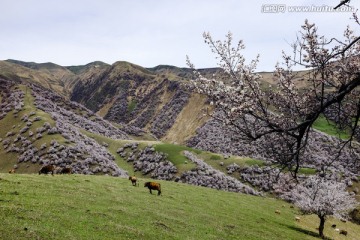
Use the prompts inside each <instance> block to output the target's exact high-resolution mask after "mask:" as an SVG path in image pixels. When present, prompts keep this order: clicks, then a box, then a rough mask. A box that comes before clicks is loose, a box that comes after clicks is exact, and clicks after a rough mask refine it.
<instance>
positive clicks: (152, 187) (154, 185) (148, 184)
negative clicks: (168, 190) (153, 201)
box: [144, 182, 161, 195]
mask: <svg viewBox="0 0 360 240" xmlns="http://www.w3.org/2000/svg"><path fill="white" fill-rule="evenodd" d="M144 187H147V188H149V190H150V193H151V194H152V192H151V190H157V191H158V195H160V194H161V185H160V183H157V182H146V183H145V184H144Z"/></svg>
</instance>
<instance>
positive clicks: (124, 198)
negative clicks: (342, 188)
mask: <svg viewBox="0 0 360 240" xmlns="http://www.w3.org/2000/svg"><path fill="white" fill-rule="evenodd" d="M145 180H146V179H140V187H133V186H132V185H131V183H130V181H128V180H127V179H122V178H113V177H108V176H84V175H55V176H44V175H40V176H39V175H36V174H13V175H11V174H0V222H1V224H0V239H6V240H12V239H14V240H15V239H16V240H22V239H44V240H45V239H68V240H70V239H74V240H75V239H76V240H79V239H86V240H88V239H97V240H98V239H106V240H109V239H254V240H255V239H256V240H258V239H267V240H269V239H293V240H295V239H299V240H304V239H316V238H315V237H314V236H315V235H316V230H315V227H316V226H317V219H316V217H313V216H310V217H308V220H304V221H301V222H300V223H298V222H295V221H294V216H295V215H297V214H298V213H297V211H296V210H295V209H293V208H290V205H289V204H287V203H284V202H282V201H279V200H275V199H272V198H263V197H254V196H248V195H243V194H238V193H230V192H224V191H218V190H213V189H208V188H203V187H195V186H189V185H186V184H180V183H175V182H166V181H160V182H161V184H162V190H163V194H162V196H157V195H156V194H153V195H151V194H149V192H148V190H147V189H146V188H144V187H142V186H143V182H144V181H145ZM277 209H279V210H280V211H281V214H275V213H274V212H275V210H277ZM301 218H302V220H303V217H302V216H301ZM331 223H333V221H331V220H329V221H328V222H327V224H326V229H325V234H327V236H330V237H331V236H332V235H331V234H333V232H334V231H333V230H332V229H331V228H330V224H331ZM343 224H344V225H345V224H346V227H347V228H346V229H347V230H348V232H349V235H348V236H347V237H343V238H336V239H356V238H354V236H359V235H356V234H360V227H359V226H355V225H353V224H351V223H343ZM308 225H309V226H308ZM334 236H335V235H334ZM336 236H340V235H339V234H338V233H337V235H336Z"/></svg>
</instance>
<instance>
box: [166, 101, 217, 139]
mask: <svg viewBox="0 0 360 240" xmlns="http://www.w3.org/2000/svg"><path fill="white" fill-rule="evenodd" d="M205 102H206V97H205V96H201V95H200V94H192V95H191V97H190V99H189V101H188V103H187V104H186V105H185V107H184V108H183V109H182V110H181V112H180V113H179V115H178V117H177V118H176V121H175V123H174V125H173V126H172V127H171V128H170V129H169V130H168V131H167V133H166V135H165V136H164V137H163V138H162V140H163V141H164V142H170V143H177V144H184V143H185V142H186V141H187V140H188V139H189V138H190V137H192V136H194V135H195V133H196V129H198V128H199V127H200V126H202V125H203V124H204V123H205V122H206V121H207V120H209V118H210V116H209V114H210V113H211V112H212V111H213V109H212V107H210V106H207V105H206V104H205ZM204 109H208V113H206V110H205V111H204Z"/></svg>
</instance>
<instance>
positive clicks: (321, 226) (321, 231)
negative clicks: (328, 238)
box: [318, 215, 325, 239]
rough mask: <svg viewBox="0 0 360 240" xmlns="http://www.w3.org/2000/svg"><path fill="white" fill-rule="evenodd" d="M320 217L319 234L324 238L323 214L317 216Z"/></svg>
mask: <svg viewBox="0 0 360 240" xmlns="http://www.w3.org/2000/svg"><path fill="white" fill-rule="evenodd" d="M318 217H319V218H320V225H319V235H320V237H321V238H322V239H323V238H324V226H325V216H319V215H318Z"/></svg>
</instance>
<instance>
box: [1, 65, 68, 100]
mask: <svg viewBox="0 0 360 240" xmlns="http://www.w3.org/2000/svg"><path fill="white" fill-rule="evenodd" d="M19 63H21V64H19ZM72 75H74V74H73V73H72V72H70V70H68V69H66V68H64V67H61V66H59V65H56V64H53V63H44V64H35V63H28V64H26V63H25V62H19V61H0V76H1V77H3V78H5V79H13V80H20V79H21V80H23V81H25V82H35V83H39V84H40V85H42V86H44V87H46V88H48V89H52V90H54V91H56V92H57V93H59V94H62V95H66V94H67V93H66V89H65V88H64V85H65V82H66V81H67V79H68V78H70V77H71V76H72Z"/></svg>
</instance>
